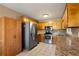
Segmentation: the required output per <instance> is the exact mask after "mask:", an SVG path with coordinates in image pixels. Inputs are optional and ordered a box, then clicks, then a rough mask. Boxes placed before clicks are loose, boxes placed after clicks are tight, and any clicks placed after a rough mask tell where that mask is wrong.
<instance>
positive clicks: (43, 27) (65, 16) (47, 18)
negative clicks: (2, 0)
mask: <svg viewBox="0 0 79 59" xmlns="http://www.w3.org/2000/svg"><path fill="white" fill-rule="evenodd" d="M2 5H3V6H6V8H11V9H12V10H14V12H15V11H19V12H20V14H21V15H19V14H18V15H19V16H18V18H19V19H20V22H19V23H17V24H19V25H17V27H18V26H19V27H18V28H19V29H20V30H19V29H18V28H17V31H18V30H19V32H17V36H18V35H19V33H20V36H19V37H17V36H13V37H14V38H16V37H17V38H20V41H19V39H18V41H19V42H20V43H17V42H16V43H17V44H18V45H19V44H20V45H19V47H18V48H17V51H18V50H19V51H18V52H17V53H11V55H17V54H18V55H17V56H30V55H31V56H39V55H40V56H54V55H55V56H78V55H79V52H78V51H79V48H78V47H79V44H78V43H79V8H78V7H79V4H78V3H45V4H44V3H41V4H31V3H29V4H17V3H16V4H15V5H14V4H2ZM25 5H26V6H25ZM18 6H21V8H20V7H18ZM24 6H25V7H24ZM24 8H25V10H23V9H24ZM26 13H27V14H26ZM39 13H40V14H39ZM12 14H13V13H12ZM27 15H28V16H27ZM3 16H4V15H3ZM9 16H11V15H9ZM38 16H39V17H38ZM12 17H13V18H14V17H15V16H12ZM12 17H11V18H12ZM11 18H10V19H11ZM2 19H8V18H7V17H3V18H2ZM2 22H3V21H2ZM4 23H5V22H4ZM0 24H2V23H0ZM22 24H23V25H22ZM33 24H34V25H33ZM32 25H33V26H32ZM22 27H23V28H22ZM36 27H37V28H36ZM7 28H8V27H7ZM2 29H3V28H2ZM2 29H0V32H1V31H2ZM15 31H16V30H15ZM21 31H22V32H21ZM46 31H47V32H50V33H51V34H50V36H48V35H47V36H45V35H46ZM3 33H4V32H3ZM5 33H6V32H5ZM11 33H13V32H11ZM1 35H2V34H0V36H1ZM46 37H47V39H46ZM50 37H51V39H49V38H50ZM0 39H1V40H0V44H2V46H4V42H3V41H4V40H3V39H4V38H3V39H2V38H0ZM23 40H24V41H23ZM45 40H50V42H48V41H45ZM7 42H8V41H7ZM18 45H17V46H18ZM2 46H1V47H2ZM12 46H15V45H12ZM17 46H16V47H17ZM1 47H0V48H1ZM16 47H15V48H16ZM37 47H38V48H37ZM19 48H20V49H19ZM48 48H49V50H48ZM11 49H13V48H11ZM31 49H32V50H31ZM23 50H24V52H23ZM1 51H4V50H1ZM7 51H8V50H7ZM36 51H37V52H36ZM45 51H47V52H45ZM25 52H26V53H25ZM1 53H2V55H6V53H7V52H6V53H3V52H1ZM1 53H0V55H1ZM22 54H23V55H22ZM7 55H10V54H9V53H7Z"/></svg>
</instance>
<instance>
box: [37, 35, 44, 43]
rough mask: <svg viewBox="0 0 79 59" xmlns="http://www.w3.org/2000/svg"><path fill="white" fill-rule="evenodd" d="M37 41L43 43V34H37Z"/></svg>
mask: <svg viewBox="0 0 79 59" xmlns="http://www.w3.org/2000/svg"><path fill="white" fill-rule="evenodd" d="M37 40H38V42H44V40H45V38H44V34H38V35H37Z"/></svg>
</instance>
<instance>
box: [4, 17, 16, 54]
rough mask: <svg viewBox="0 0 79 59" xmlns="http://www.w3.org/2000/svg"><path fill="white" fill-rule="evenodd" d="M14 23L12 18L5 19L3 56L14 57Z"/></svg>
mask: <svg viewBox="0 0 79 59" xmlns="http://www.w3.org/2000/svg"><path fill="white" fill-rule="evenodd" d="M15 39H16V21H15V19H12V18H7V17H5V46H6V48H5V50H6V54H5V55H8V56H10V55H15V54H16V49H15V46H16V43H15Z"/></svg>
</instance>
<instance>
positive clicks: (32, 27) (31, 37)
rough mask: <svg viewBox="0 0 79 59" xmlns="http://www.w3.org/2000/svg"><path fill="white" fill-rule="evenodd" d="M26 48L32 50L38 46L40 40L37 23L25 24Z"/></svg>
mask: <svg viewBox="0 0 79 59" xmlns="http://www.w3.org/2000/svg"><path fill="white" fill-rule="evenodd" d="M24 32H25V34H24V37H25V38H24V49H27V50H31V49H32V48H34V47H35V46H37V44H38V41H37V40H36V35H37V28H36V24H33V23H31V22H26V23H25V24H24Z"/></svg>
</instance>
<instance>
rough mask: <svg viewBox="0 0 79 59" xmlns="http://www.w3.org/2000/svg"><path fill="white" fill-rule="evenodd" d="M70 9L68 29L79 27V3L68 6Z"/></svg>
mask: <svg viewBox="0 0 79 59" xmlns="http://www.w3.org/2000/svg"><path fill="white" fill-rule="evenodd" d="M67 8H68V27H78V26H79V3H70V4H67Z"/></svg>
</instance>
